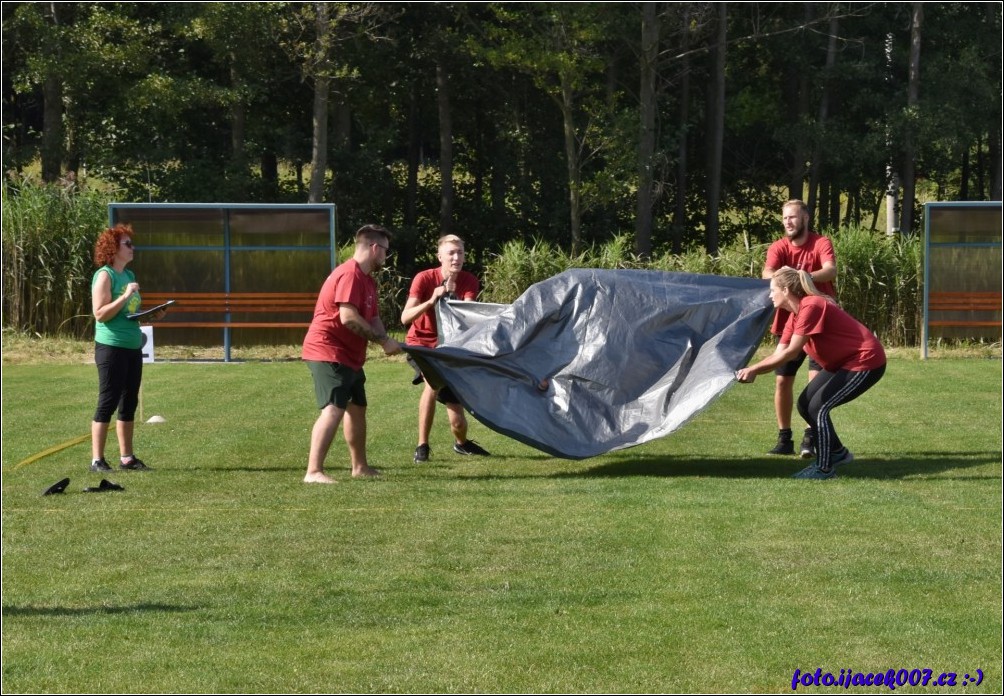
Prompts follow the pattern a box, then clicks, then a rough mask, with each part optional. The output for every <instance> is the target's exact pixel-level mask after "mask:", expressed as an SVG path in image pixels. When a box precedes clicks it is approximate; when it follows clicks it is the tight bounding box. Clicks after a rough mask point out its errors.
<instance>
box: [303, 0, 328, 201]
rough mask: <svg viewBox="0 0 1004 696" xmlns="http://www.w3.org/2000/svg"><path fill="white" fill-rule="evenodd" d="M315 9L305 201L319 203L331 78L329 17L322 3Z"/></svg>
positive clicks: (325, 6) (325, 147) (322, 178)
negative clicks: (314, 65) (311, 127)
mask: <svg viewBox="0 0 1004 696" xmlns="http://www.w3.org/2000/svg"><path fill="white" fill-rule="evenodd" d="M314 7H315V9H316V11H317V21H316V28H317V39H316V41H315V43H314V46H315V50H316V54H315V58H316V60H317V66H318V68H317V74H316V75H315V76H314V110H313V121H314V134H313V148H312V151H311V156H310V191H309V193H308V194H307V202H308V203H320V202H321V200H322V199H323V197H324V175H325V174H326V173H327V169H328V100H329V96H330V93H331V77H330V75H329V74H328V48H327V46H328V32H329V31H330V24H331V20H330V17H329V13H330V7H329V6H328V3H326V2H317V3H314Z"/></svg>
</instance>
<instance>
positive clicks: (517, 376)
mask: <svg viewBox="0 0 1004 696" xmlns="http://www.w3.org/2000/svg"><path fill="white" fill-rule="evenodd" d="M772 314H773V307H772V306H771V302H770V298H769V293H768V282H767V281H766V280H759V279H750V278H730V277H723V276H713V275H699V274H692V273H663V272H658V271H609V270H593V269H575V270H570V271H566V272H565V273H562V274H560V275H557V276H555V277H553V278H551V279H549V280H545V281H543V282H540V283H537V284H535V285H533V286H531V287H530V288H529V289H528V290H527V291H526V292H525V293H523V295H522V296H520V297H519V298H518V299H517V300H516V301H515V302H513V303H512V304H511V305H500V304H487V303H479V302H457V301H443V302H440V305H439V307H438V309H437V316H438V320H439V332H440V345H439V347H438V348H421V347H418V346H408V347H407V348H406V350H407V352H408V353H409V354H410V355H411V356H412V357H413V358H414V359H415V361H416V362H417V363H418V364H419V366H420V367H421V369H422V371H423V373H424V374H425V375H426V377H427V378H428V379H429V381H430V382H431V383H432V384H433V385H435V386H437V387H438V386H442V385H443V384H448V385H449V386H450V388H451V389H453V391H454V392H455V393H456V394H457V397H458V398H459V399H460V401H461V403H462V404H463V405H464V407H465V408H466V409H467V410H468V411H470V412H471V414H472V415H473V416H474V417H475V418H477V419H478V420H479V421H481V422H482V423H484V424H485V425H487V426H488V427H489V428H491V429H493V430H496V431H498V432H500V433H503V434H504V435H508V436H509V437H512V438H514V439H516V440H519V441H520V442H523V443H525V444H527V445H530V446H532V447H536V448H537V449H540V450H543V451H544V452H548V453H549V454H552V455H554V456H557V457H565V458H568V459H584V458H586V457H593V456H596V455H599V454H604V453H606V452H611V451H614V450H618V449H623V448H625V447H632V446H634V445H640V444H641V443H643V442H648V441H649V440H653V439H655V438H659V437H664V436H665V435H668V434H669V433H671V432H673V431H674V430H676V429H677V428H679V427H681V426H682V425H684V424H685V423H686V422H687V421H688V420H690V419H691V418H692V417H693V416H694V415H695V414H697V413H698V412H700V411H701V410H702V409H704V408H705V407H706V406H707V405H708V404H710V403H711V402H712V401H713V400H714V399H715V398H716V397H718V396H719V395H721V394H722V393H723V392H724V391H725V390H726V389H728V387H729V386H730V385H731V384H732V382H733V381H734V379H735V378H734V373H735V371H736V370H737V369H738V368H740V367H743V366H744V365H746V363H747V362H748V361H749V359H750V357H752V355H753V353H754V351H755V350H756V348H757V346H758V345H759V344H760V341H761V339H762V338H763V337H764V332H765V330H766V328H767V325H768V323H769V322H770V319H771V316H772Z"/></svg>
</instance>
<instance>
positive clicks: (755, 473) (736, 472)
mask: <svg viewBox="0 0 1004 696" xmlns="http://www.w3.org/2000/svg"><path fill="white" fill-rule="evenodd" d="M1000 458H1001V453H1000V452H970V453H966V454H965V455H960V454H959V453H958V452H944V453H938V452H931V453H929V454H925V455H922V456H921V455H908V456H904V457H883V458H882V459H875V458H870V457H864V456H862V457H860V458H859V459H857V460H855V461H854V462H853V463H851V464H850V465H848V466H846V467H841V468H840V469H839V470H838V476H839V477H841V478H873V479H899V478H906V477H910V476H924V475H936V474H939V473H941V472H944V471H951V470H953V469H967V468H971V467H975V466H985V465H987V464H993V463H995V462H1000ZM811 463H812V460H811V459H798V458H796V457H781V458H774V457H771V458H769V459H768V458H756V457H755V458H748V459H747V458H744V459H713V460H712V459H706V460H702V459H698V458H686V459H684V458H675V457H637V458H632V459H623V460H620V461H616V462H609V463H607V464H601V465H599V466H595V467H592V468H589V469H585V470H582V471H574V472H568V471H566V472H560V473H556V474H553V475H552V476H553V478H604V477H610V478H616V477H622V476H656V477H689V476H694V477H710V478H788V477H790V476H792V475H794V474H795V473H797V472H799V471H801V470H802V469H803V468H805V467H806V466H808V465H809V464H811ZM957 478H960V479H974V480H975V479H1000V476H960V477H957Z"/></svg>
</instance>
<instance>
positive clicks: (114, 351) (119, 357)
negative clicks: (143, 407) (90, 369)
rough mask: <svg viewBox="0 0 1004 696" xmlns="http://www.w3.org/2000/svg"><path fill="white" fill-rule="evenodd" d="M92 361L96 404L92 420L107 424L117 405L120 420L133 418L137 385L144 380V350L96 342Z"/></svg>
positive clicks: (134, 415) (137, 395)
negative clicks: (95, 382) (95, 380)
mask: <svg viewBox="0 0 1004 696" xmlns="http://www.w3.org/2000/svg"><path fill="white" fill-rule="evenodd" d="M94 363H95V364H96V365H97V366H98V407H97V409H96V410H95V411H94V421H95V422H96V423H110V422H111V420H112V413H114V412H115V409H116V408H118V411H119V420H120V421H126V422H130V421H133V420H135V418H136V406H137V405H138V404H139V385H140V383H141V382H142V381H143V349H142V348H117V347H115V346H107V345H105V344H104V343H95V344H94Z"/></svg>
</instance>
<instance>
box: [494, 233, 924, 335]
mask: <svg viewBox="0 0 1004 696" xmlns="http://www.w3.org/2000/svg"><path fill="white" fill-rule="evenodd" d="M830 238H831V239H832V241H833V245H834V250H835V251H836V255H837V268H838V271H839V275H838V277H837V283H836V287H837V300H838V301H839V302H840V304H841V305H842V306H843V307H844V308H845V309H846V310H847V311H849V312H850V313H851V314H852V315H854V316H855V317H857V318H858V319H859V320H860V321H861V322H862V323H864V324H865V325H866V326H868V327H869V328H871V329H872V330H873V331H874V332H875V333H876V334H878V336H879V337H880V338H881V339H882V341H883V342H884V343H885V344H887V345H890V346H913V345H917V341H918V340H919V337H920V324H921V322H922V320H923V317H922V314H921V312H922V307H923V294H922V293H923V245H922V242H921V240H920V239H919V238H917V237H908V238H902V237H893V238H890V237H887V236H886V235H883V234H877V233H875V232H871V231H869V230H866V229H862V228H850V229H842V230H840V231H839V232H837V233H835V234H831V235H830ZM768 246H769V244H753V243H751V242H750V240H749V239H738V240H736V241H735V242H733V243H732V244H731V245H729V246H726V247H723V248H721V249H720V251H719V254H718V255H717V256H710V255H708V254H707V253H706V252H704V251H703V250H701V249H691V250H689V251H686V252H684V253H682V254H672V253H669V252H666V253H663V254H656V255H653V256H652V258H651V259H650V260H648V261H647V262H646V261H644V260H642V259H640V258H639V257H637V256H636V255H635V254H634V251H633V249H634V247H633V244H632V241H631V238H630V235H622V236H618V237H615V238H613V239H612V240H610V241H609V242H607V243H605V244H602V245H598V246H594V247H592V248H590V249H589V250H587V251H586V252H584V253H582V254H580V255H578V256H575V257H572V256H569V255H567V254H565V253H564V252H563V251H562V250H561V249H560V248H558V247H555V246H554V245H552V244H550V243H548V242H546V241H540V240H538V241H536V242H534V243H533V244H532V245H527V244H525V243H524V242H522V241H514V242H509V243H508V244H506V245H505V246H504V247H503V248H502V251H501V252H500V253H499V254H498V255H497V256H496V257H494V258H493V259H491V260H490V261H489V263H488V264H487V265H486V267H485V273H484V277H483V279H482V280H483V285H484V292H483V298H482V299H484V300H485V301H488V302H501V303H510V302H513V301H514V300H515V299H516V298H517V297H519V296H520V295H521V294H522V293H523V291H524V290H526V289H527V288H528V287H530V286H531V285H533V284H534V283H537V282H540V281H542V280H546V279H547V278H550V277H551V276H553V275H555V274H556V273H560V272H562V271H564V270H566V269H569V268H622V269H632V268H634V269H641V268H647V269H651V270H660V271H675V272H681V273H704V274H712V275H724V276H734V277H747V278H750V277H751V278H759V277H760V275H761V272H762V269H763V265H764V261H765V259H766V256H767V247H768Z"/></svg>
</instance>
